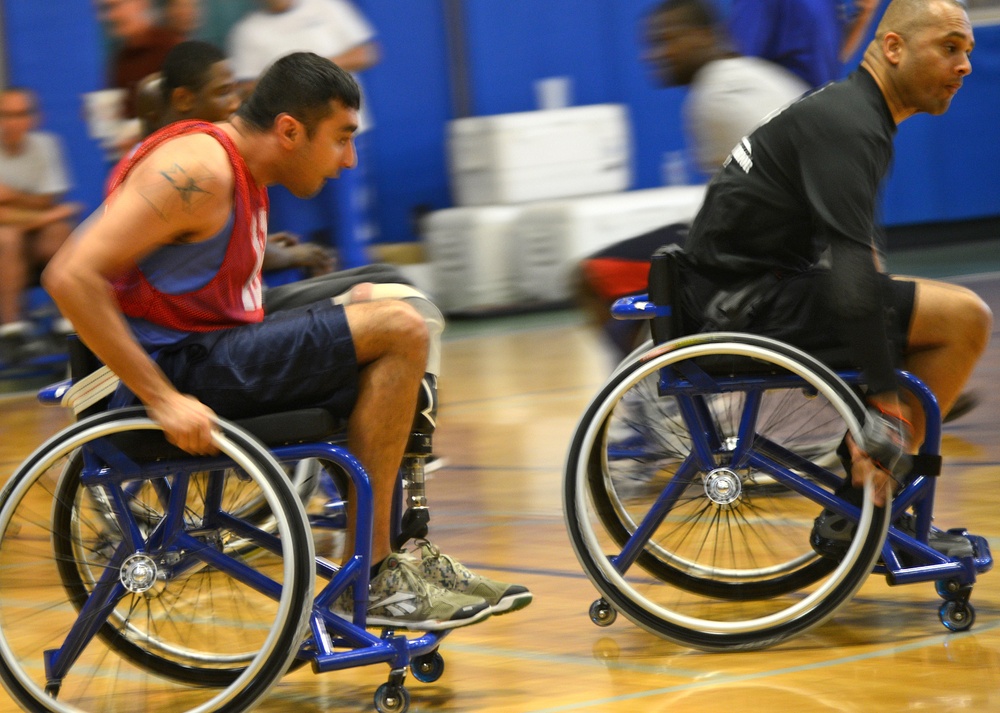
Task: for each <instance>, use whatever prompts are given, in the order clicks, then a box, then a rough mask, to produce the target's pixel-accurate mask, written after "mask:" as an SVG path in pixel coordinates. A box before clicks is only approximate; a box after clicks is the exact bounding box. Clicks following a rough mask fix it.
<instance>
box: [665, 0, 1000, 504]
mask: <svg viewBox="0 0 1000 713" xmlns="http://www.w3.org/2000/svg"><path fill="white" fill-rule="evenodd" d="M974 44H975V42H974V39H973V34H972V26H971V24H970V22H969V18H968V15H967V14H966V12H965V9H964V7H963V6H962V5H961V4H960V3H958V2H956V1H955V0H892V2H891V3H890V4H889V6H888V8H887V9H886V12H885V15H884V16H883V18H882V21H881V22H880V23H879V26H878V29H877V31H876V37H875V39H874V40H873V41H872V43H871V44H870V45H869V47H868V49H867V51H866V53H865V56H864V59H863V60H862V62H861V66H860V68H859V69H857V70H856V71H855V72H854V73H853V74H852V75H851V76H850V77H848V78H847V79H846V80H844V81H842V82H838V83H834V84H830V85H827V86H826V87H825V88H823V89H821V90H818V91H816V92H814V93H812V94H811V95H809V96H807V97H805V98H803V99H801V100H800V101H798V102H796V103H795V104H793V105H792V106H790V107H789V108H787V109H785V110H784V111H781V112H779V113H777V114H776V115H775V116H773V117H771V118H770V120H768V121H766V122H765V123H764V124H763V125H762V126H760V127H759V128H757V129H756V130H755V131H754V132H753V133H751V134H750V135H749V136H748V137H747V138H745V139H744V140H743V141H742V142H741V143H740V144H739V145H738V146H737V147H736V148H735V149H734V151H733V153H732V154H731V155H730V157H729V158H728V159H727V162H726V164H725V166H724V168H723V170H722V171H721V172H720V173H719V174H718V175H717V176H716V177H715V179H714V180H713V181H712V183H711V184H710V186H709V189H708V194H707V197H706V200H705V203H704V205H703V207H702V209H701V211H700V212H699V214H698V216H697V218H696V219H695V221H694V224H693V225H692V227H691V231H690V235H689V238H688V240H687V243H686V245H685V262H686V263H687V265H688V267H687V269H686V270H685V279H686V283H687V285H686V294H685V304H684V308H685V312H686V313H688V315H689V316H691V317H692V318H693V321H694V324H692V325H691V326H692V327H693V328H695V329H698V328H705V327H706V326H707V327H711V328H722V329H725V328H733V327H734V326H735V327H737V328H740V329H744V330H746V331H751V332H754V333H757V334H763V335H766V336H770V337H774V338H777V339H781V340H783V341H786V342H789V343H791V344H793V345H796V346H799V347H801V348H803V349H805V350H806V351H809V352H812V353H815V354H817V355H818V356H820V357H821V358H825V359H827V360H828V361H832V362H839V363H841V364H843V363H845V362H847V363H850V364H853V365H857V366H860V367H861V368H862V369H863V371H864V374H865V378H866V380H867V383H868V386H869V390H868V394H867V398H868V402H869V405H870V406H871V407H872V408H874V409H876V410H877V411H879V412H881V414H882V418H884V419H886V420H887V422H888V423H889V424H890V425H891V426H892V427H894V428H897V430H898V432H899V435H900V436H901V440H902V442H904V443H905V447H906V448H911V447H912V445H913V442H914V441H916V442H918V443H919V440H920V438H921V436H922V433H923V427H924V423H923V414H922V413H921V412H920V409H919V408H913V409H911V408H910V406H909V405H908V404H907V403H905V401H904V400H903V399H902V398H901V397H900V395H899V392H898V391H897V384H896V379H895V376H894V372H893V367H894V366H897V365H899V366H903V367H904V368H906V369H908V370H909V371H911V372H913V373H914V374H915V375H917V376H918V377H919V378H920V379H922V380H923V381H924V382H925V383H926V384H927V385H928V386H929V387H930V389H931V390H932V391H933V392H934V394H935V395H936V396H937V399H938V401H939V402H940V405H941V411H942V412H943V413H947V412H948V410H949V409H950V408H951V406H952V404H953V403H954V402H955V399H956V398H957V397H958V395H959V393H960V392H961V389H962V386H963V385H964V383H965V382H966V380H967V379H968V377H969V375H970V374H971V372H972V369H973V367H974V366H975V364H976V362H977V361H978V359H979V357H980V355H981V354H982V352H983V350H984V349H985V348H986V344H987V341H988V339H989V335H990V330H991V325H992V316H991V314H990V310H989V308H988V307H987V306H986V305H985V304H984V303H983V301H982V300H981V299H979V297H977V296H976V295H975V294H974V293H973V292H971V291H969V290H967V289H964V288H962V287H957V286H954V285H948V284H944V283H941V282H936V281H931V280H923V279H909V278H907V279H901V278H892V277H890V276H888V275H886V274H885V273H884V272H883V271H882V265H881V260H880V252H881V246H880V245H879V244H878V239H877V229H876V224H875V212H876V202H877V199H878V192H879V187H880V185H881V183H882V180H883V179H884V177H885V175H886V173H887V172H888V170H889V167H890V165H891V162H892V156H893V139H894V137H895V134H896V127H897V125H898V124H899V123H900V122H901V121H903V120H904V119H906V118H908V117H910V116H913V115H914V114H917V113H921V112H926V113H929V114H943V113H944V112H945V111H946V110H947V109H948V106H949V105H950V103H951V100H952V98H953V97H954V96H955V93H956V92H957V91H958V89H959V88H960V87H961V86H962V81H963V80H964V78H965V77H966V76H967V75H968V74H969V73H970V72H971V71H972V66H971V64H970V61H969V54H970V53H971V51H972V48H973V46H974ZM754 281H760V282H759V283H758V284H759V285H760V290H759V293H760V294H758V295H757V298H758V299H759V302H758V303H757V305H756V307H755V309H754V310H753V312H752V313H751V314H750V315H749V317H748V318H747V317H746V313H743V316H744V319H745V320H748V321H746V322H745V323H743V324H739V325H733V324H726V320H727V314H728V315H732V314H733V312H732V311H730V312H728V313H725V314H723V313H720V312H719V311H718V309H717V307H718V304H719V300H718V298H719V297H720V296H725V294H726V293H727V291H732V290H733V289H734V288H736V287H739V286H742V285H744V284H745V283H748V282H750V283H752V282H754ZM750 292H753V290H750ZM908 423H912V427H907V426H908ZM846 445H847V447H848V449H849V451H850V456H851V460H852V472H853V477H854V482H855V484H857V485H860V484H861V483H862V482H863V480H864V478H865V477H867V476H868V475H872V476H873V477H875V483H876V486H877V496H876V502H877V503H881V502H883V501H884V489H885V488H888V487H890V483H891V479H890V477H889V474H888V472H887V469H886V468H884V467H881V466H882V465H883V464H881V463H877V462H875V461H873V460H872V459H871V458H870V457H868V455H867V454H865V453H863V452H862V451H861V450H860V449H859V448H858V447H857V445H855V444H854V442H853V440H852V439H851V438H850V437H848V438H847V439H846Z"/></svg>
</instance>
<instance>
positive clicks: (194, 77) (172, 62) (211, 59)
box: [160, 40, 226, 106]
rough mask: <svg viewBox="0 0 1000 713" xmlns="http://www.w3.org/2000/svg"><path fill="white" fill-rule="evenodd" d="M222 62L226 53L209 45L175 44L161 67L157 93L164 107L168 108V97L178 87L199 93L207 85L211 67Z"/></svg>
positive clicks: (189, 42)
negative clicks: (158, 91)
mask: <svg viewBox="0 0 1000 713" xmlns="http://www.w3.org/2000/svg"><path fill="white" fill-rule="evenodd" d="M225 59H226V54H225V52H223V51H222V50H221V49H219V48H218V47H216V46H215V45H213V44H212V43H210V42H202V41H201V40H187V41H186V42H181V43H180V44H178V45H175V46H174V47H173V49H171V50H170V51H169V52H168V53H167V56H166V57H165V58H164V59H163V66H162V67H160V77H161V79H160V94H161V96H162V97H163V104H164V106H170V97H171V96H172V95H173V93H174V90H175V89H177V88H178V87H184V88H185V89H190V90H191V91H192V92H198V91H201V89H202V88H203V87H204V86H205V84H206V83H207V82H208V72H209V70H210V69H211V68H212V65H214V64H215V63H217V62H222V61H223V60H225Z"/></svg>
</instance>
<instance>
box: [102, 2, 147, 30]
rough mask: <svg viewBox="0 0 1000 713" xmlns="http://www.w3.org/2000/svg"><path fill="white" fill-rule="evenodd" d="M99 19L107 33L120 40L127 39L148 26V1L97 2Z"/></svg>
mask: <svg viewBox="0 0 1000 713" xmlns="http://www.w3.org/2000/svg"><path fill="white" fill-rule="evenodd" d="M97 4H98V9H99V10H100V14H101V19H102V20H104V22H106V23H107V24H108V31H109V32H110V33H111V34H112V35H114V36H115V37H118V38H120V39H128V38H130V37H134V36H136V35H138V34H140V33H141V32H143V31H144V30H145V29H146V27H147V26H148V24H149V22H150V20H149V11H150V8H149V0H97Z"/></svg>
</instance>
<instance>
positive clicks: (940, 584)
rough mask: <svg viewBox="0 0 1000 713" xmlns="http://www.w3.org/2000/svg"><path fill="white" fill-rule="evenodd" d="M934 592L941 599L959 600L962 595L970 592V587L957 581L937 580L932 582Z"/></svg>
mask: <svg viewBox="0 0 1000 713" xmlns="http://www.w3.org/2000/svg"><path fill="white" fill-rule="evenodd" d="M934 590H935V591H936V592H937V594H938V596H939V597H941V598H942V599H945V600H948V601H951V600H953V599H961V598H962V597H963V595H965V594H967V593H968V592H969V590H971V587H970V586H969V585H967V584H962V583H961V582H959V581H958V580H957V579H939V580H938V581H936V582H934Z"/></svg>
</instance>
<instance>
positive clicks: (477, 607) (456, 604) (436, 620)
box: [335, 554, 490, 631]
mask: <svg viewBox="0 0 1000 713" xmlns="http://www.w3.org/2000/svg"><path fill="white" fill-rule="evenodd" d="M349 591H350V590H349ZM335 610H336V612H337V613H338V614H341V615H343V616H346V617H350V616H351V613H352V611H353V600H352V599H351V597H350V594H349V593H345V595H343V596H341V597H340V599H339V600H338V601H337V604H336V606H335ZM489 615H490V605H489V604H487V603H486V601H484V600H483V598H482V597H476V596H470V595H467V594H461V593H458V592H450V591H448V590H446V589H442V588H441V587H438V586H436V585H434V584H432V583H431V582H428V581H426V580H425V579H424V578H423V577H422V576H421V574H420V571H419V570H418V569H417V564H416V562H415V561H414V560H413V558H412V557H408V556H406V555H403V554H391V555H389V556H388V557H386V559H385V561H384V562H383V563H382V566H381V567H379V570H378V574H376V575H375V577H374V578H372V580H371V583H370V585H369V588H368V619H367V621H368V624H370V625H372V626H386V627H393V628H396V629H415V630H419V631H441V630H443V629H453V628H455V627H458V626H467V625H468V624H475V623H476V622H478V621H482V620H483V619H485V618H486V617H488V616H489Z"/></svg>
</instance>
